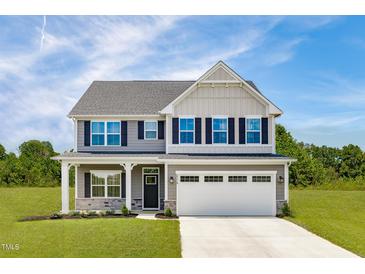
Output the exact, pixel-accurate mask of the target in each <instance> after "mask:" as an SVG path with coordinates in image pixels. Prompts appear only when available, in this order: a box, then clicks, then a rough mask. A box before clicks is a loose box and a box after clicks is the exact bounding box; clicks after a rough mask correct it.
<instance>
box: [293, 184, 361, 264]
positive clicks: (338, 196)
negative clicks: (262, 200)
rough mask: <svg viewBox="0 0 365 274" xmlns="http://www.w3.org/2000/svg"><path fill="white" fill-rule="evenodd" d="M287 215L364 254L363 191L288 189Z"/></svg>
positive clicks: (302, 224) (319, 233)
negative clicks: (290, 214) (289, 209)
mask: <svg viewBox="0 0 365 274" xmlns="http://www.w3.org/2000/svg"><path fill="white" fill-rule="evenodd" d="M290 207H291V209H292V210H293V213H294V217H292V218H288V219H289V220H290V221H293V222H295V223H297V224H299V225H301V226H303V227H304V228H306V229H308V230H310V231H312V232H313V233H315V234H317V235H319V236H321V237H323V238H325V239H327V240H329V241H331V242H333V243H335V244H337V245H339V246H342V247H343V248H346V249H348V250H350V251H352V252H354V253H356V254H358V255H360V256H361V257H365V191H340V190H336V191H329V190H290Z"/></svg>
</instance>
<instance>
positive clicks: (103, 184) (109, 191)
mask: <svg viewBox="0 0 365 274" xmlns="http://www.w3.org/2000/svg"><path fill="white" fill-rule="evenodd" d="M120 181H121V175H120V173H110V172H94V173H92V176H91V197H96V198H98V197H100V198H119V197H120V194H121V189H120V188H121V186H120Z"/></svg>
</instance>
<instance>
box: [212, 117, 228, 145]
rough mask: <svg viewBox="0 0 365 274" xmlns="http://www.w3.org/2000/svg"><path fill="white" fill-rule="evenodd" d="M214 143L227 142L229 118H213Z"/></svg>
mask: <svg viewBox="0 0 365 274" xmlns="http://www.w3.org/2000/svg"><path fill="white" fill-rule="evenodd" d="M213 143H214V144H226V143H227V118H213Z"/></svg>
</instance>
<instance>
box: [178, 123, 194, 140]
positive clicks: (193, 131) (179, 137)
mask: <svg viewBox="0 0 365 274" xmlns="http://www.w3.org/2000/svg"><path fill="white" fill-rule="evenodd" d="M178 118H179V144H177V145H178V146H179V145H195V116H179V117H178ZM181 119H192V120H193V129H192V130H186V129H184V130H181V129H180V126H181ZM181 132H193V142H192V143H181V135H180V133H181Z"/></svg>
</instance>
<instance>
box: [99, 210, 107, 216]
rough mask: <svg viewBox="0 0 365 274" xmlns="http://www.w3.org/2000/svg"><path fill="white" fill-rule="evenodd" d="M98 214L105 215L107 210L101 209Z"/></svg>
mask: <svg viewBox="0 0 365 274" xmlns="http://www.w3.org/2000/svg"><path fill="white" fill-rule="evenodd" d="M98 215H99V216H100V217H103V216H105V215H106V211H105V210H100V211H99V212H98Z"/></svg>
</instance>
